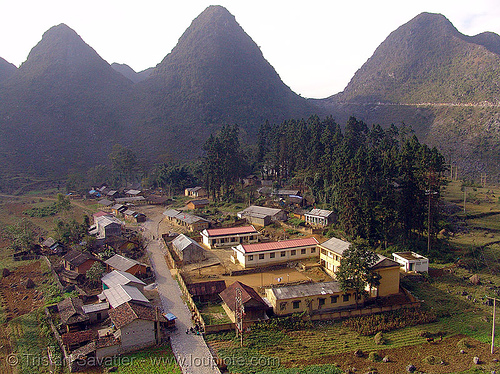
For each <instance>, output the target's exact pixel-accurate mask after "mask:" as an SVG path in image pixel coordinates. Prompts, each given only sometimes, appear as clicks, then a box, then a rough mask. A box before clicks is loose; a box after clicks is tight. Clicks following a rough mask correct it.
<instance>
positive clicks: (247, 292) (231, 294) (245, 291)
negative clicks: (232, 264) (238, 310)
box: [219, 281, 268, 311]
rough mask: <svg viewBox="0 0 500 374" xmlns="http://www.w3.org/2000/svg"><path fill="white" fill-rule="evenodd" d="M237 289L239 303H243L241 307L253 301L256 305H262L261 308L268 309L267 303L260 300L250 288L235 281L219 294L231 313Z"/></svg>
mask: <svg viewBox="0 0 500 374" xmlns="http://www.w3.org/2000/svg"><path fill="white" fill-rule="evenodd" d="M237 288H239V289H240V290H241V302H242V303H243V305H244V304H246V303H247V302H248V301H250V300H254V301H256V302H257V303H259V304H262V307H263V308H265V309H267V308H268V305H267V303H266V302H265V301H264V300H262V297H260V296H259V294H258V293H257V292H256V291H255V290H254V289H253V288H252V287H250V286H247V285H246V284H243V283H241V282H238V281H236V282H234V283H233V284H232V285H230V286H229V287H227V288H226V289H225V290H224V291H222V292H221V293H220V294H219V295H220V297H221V299H222V301H224V302H225V303H226V305H227V306H228V307H229V308H230V309H231V310H232V311H234V309H235V301H236V289H237Z"/></svg>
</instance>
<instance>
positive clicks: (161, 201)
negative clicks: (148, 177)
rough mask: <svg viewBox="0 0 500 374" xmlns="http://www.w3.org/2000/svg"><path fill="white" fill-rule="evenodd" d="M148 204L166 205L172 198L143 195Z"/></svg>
mask: <svg viewBox="0 0 500 374" xmlns="http://www.w3.org/2000/svg"><path fill="white" fill-rule="evenodd" d="M145 197H146V200H147V202H148V204H149V205H167V204H168V203H169V202H171V201H172V199H170V198H168V197H167V196H160V195H148V196H145Z"/></svg>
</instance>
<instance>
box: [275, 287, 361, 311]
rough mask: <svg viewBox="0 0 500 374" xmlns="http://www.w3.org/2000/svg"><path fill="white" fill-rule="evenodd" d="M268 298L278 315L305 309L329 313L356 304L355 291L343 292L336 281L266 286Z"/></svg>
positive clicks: (349, 307)
mask: <svg viewBox="0 0 500 374" xmlns="http://www.w3.org/2000/svg"><path fill="white" fill-rule="evenodd" d="M266 298H267V299H268V300H269V302H270V303H271V305H272V306H273V311H274V314H275V315H278V316H280V315H287V314H292V313H300V312H304V311H307V312H308V313H309V314H313V313H315V312H326V313H327V312H328V311H335V310H342V309H352V308H354V307H355V305H356V299H355V296H354V291H353V292H343V291H342V290H341V289H340V284H339V283H338V282H336V281H331V282H321V283H306V284H299V285H295V286H283V287H273V288H266ZM361 301H362V300H361V299H360V300H359V302H361Z"/></svg>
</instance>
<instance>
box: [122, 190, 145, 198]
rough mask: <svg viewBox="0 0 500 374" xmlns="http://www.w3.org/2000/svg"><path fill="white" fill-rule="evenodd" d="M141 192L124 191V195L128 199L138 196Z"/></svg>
mask: <svg viewBox="0 0 500 374" xmlns="http://www.w3.org/2000/svg"><path fill="white" fill-rule="evenodd" d="M141 193H142V192H141V191H139V190H128V191H125V195H126V196H128V197H134V196H139V195H140V194H141Z"/></svg>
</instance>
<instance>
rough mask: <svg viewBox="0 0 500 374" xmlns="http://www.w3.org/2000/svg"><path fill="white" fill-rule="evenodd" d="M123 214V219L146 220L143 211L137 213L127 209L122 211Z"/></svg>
mask: <svg viewBox="0 0 500 374" xmlns="http://www.w3.org/2000/svg"><path fill="white" fill-rule="evenodd" d="M123 216H124V217H125V221H129V222H135V223H141V222H146V219H147V218H146V215H145V214H143V213H138V212H136V211H135V210H132V209H127V210H126V211H124V212H123Z"/></svg>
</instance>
